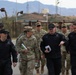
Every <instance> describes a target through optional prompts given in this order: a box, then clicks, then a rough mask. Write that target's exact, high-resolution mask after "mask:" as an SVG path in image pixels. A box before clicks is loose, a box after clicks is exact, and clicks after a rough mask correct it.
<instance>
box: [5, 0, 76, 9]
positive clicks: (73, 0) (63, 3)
mask: <svg viewBox="0 0 76 75" xmlns="http://www.w3.org/2000/svg"><path fill="white" fill-rule="evenodd" d="M5 1H6V0H5ZM8 1H12V2H16V1H17V2H18V3H24V2H27V1H40V2H41V3H44V4H49V5H51V4H52V5H56V0H8ZM59 2H60V3H59V4H58V6H59V7H66V8H76V0H59Z"/></svg>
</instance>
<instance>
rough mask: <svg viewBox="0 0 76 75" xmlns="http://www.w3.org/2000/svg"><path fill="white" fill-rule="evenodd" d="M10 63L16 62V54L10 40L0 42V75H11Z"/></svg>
mask: <svg viewBox="0 0 76 75" xmlns="http://www.w3.org/2000/svg"><path fill="white" fill-rule="evenodd" d="M11 55H12V59H13V60H12V62H17V52H16V50H15V47H14V45H13V43H12V42H11V41H10V40H6V41H4V42H2V41H1V40H0V75H12V68H11V64H12V62H11Z"/></svg>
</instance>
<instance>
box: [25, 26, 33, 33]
mask: <svg viewBox="0 0 76 75" xmlns="http://www.w3.org/2000/svg"><path fill="white" fill-rule="evenodd" d="M32 30H33V28H32V27H31V26H27V27H25V30H24V32H30V31H32Z"/></svg>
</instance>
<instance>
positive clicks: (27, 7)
mask: <svg viewBox="0 0 76 75" xmlns="http://www.w3.org/2000/svg"><path fill="white" fill-rule="evenodd" d="M26 9H27V13H29V3H28V0H27V6H26Z"/></svg>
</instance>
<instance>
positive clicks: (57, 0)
mask: <svg viewBox="0 0 76 75" xmlns="http://www.w3.org/2000/svg"><path fill="white" fill-rule="evenodd" d="M58 4H59V0H56V15H57V14H58Z"/></svg>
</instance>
